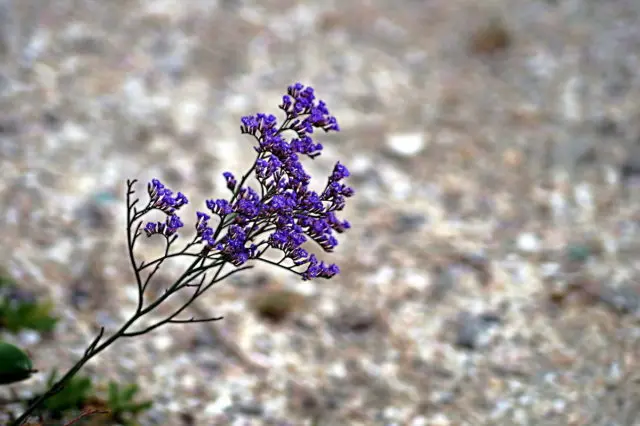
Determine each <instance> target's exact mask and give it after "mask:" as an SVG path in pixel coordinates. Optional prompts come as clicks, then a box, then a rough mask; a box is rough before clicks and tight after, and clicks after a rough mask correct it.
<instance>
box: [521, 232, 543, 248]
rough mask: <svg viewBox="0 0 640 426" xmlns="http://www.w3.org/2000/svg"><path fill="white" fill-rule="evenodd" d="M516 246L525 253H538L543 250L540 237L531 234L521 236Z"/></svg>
mask: <svg viewBox="0 0 640 426" xmlns="http://www.w3.org/2000/svg"><path fill="white" fill-rule="evenodd" d="M516 245H517V247H518V250H520V251H521V252H524V253H538V252H539V251H540V250H541V248H542V245H541V243H540V240H539V239H538V237H537V236H536V235H535V234H533V233H530V232H527V233H524V234H520V235H519V236H518V240H517V242H516Z"/></svg>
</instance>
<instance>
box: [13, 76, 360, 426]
mask: <svg viewBox="0 0 640 426" xmlns="http://www.w3.org/2000/svg"><path fill="white" fill-rule="evenodd" d="M279 108H280V109H281V110H282V111H283V112H284V119H283V120H282V121H281V122H280V123H279V122H278V120H277V118H276V117H275V116H274V115H270V114H269V115H267V114H262V113H260V114H257V115H254V116H246V117H243V118H242V120H241V126H240V130H241V132H242V133H243V134H247V135H250V136H252V137H253V139H254V141H255V144H254V150H255V152H256V157H255V160H254V162H253V164H252V166H251V167H250V168H249V170H248V171H247V172H246V173H245V174H244V175H242V177H240V178H239V179H237V178H236V177H235V175H234V174H232V173H231V172H225V173H223V177H224V180H225V182H226V188H227V189H228V190H229V192H230V196H229V197H228V198H224V199H210V200H207V201H206V202H205V207H206V209H203V210H202V211H197V212H196V217H195V223H194V225H193V226H194V228H195V236H194V237H193V238H192V239H190V240H188V241H186V242H184V243H183V242H182V241H183V237H182V236H181V233H182V232H184V227H185V222H188V221H186V220H184V221H183V218H182V217H180V212H181V209H182V207H184V206H185V205H187V204H188V203H189V200H188V198H187V197H186V196H185V195H184V194H183V193H181V192H177V193H175V192H174V191H173V190H171V189H170V188H168V187H167V186H166V185H165V184H164V183H162V182H161V181H160V180H158V179H153V180H151V182H149V183H148V184H147V195H148V200H147V202H146V204H144V205H142V206H141V204H140V199H138V198H134V195H135V190H134V186H135V184H136V181H135V180H132V181H128V182H127V196H126V203H127V223H126V229H127V246H128V252H129V259H130V263H131V266H132V269H133V273H134V275H135V281H136V285H137V287H138V301H137V307H136V310H135V312H134V314H133V315H132V317H131V318H130V319H129V320H128V321H126V322H125V324H124V325H123V326H122V327H121V328H120V329H119V330H118V331H116V332H115V333H114V334H113V335H112V336H110V337H108V338H105V337H104V328H102V329H101V330H100V333H99V334H98V336H97V337H96V338H95V339H94V340H93V342H92V343H91V344H90V345H89V347H88V348H87V349H86V351H85V353H84V356H83V357H82V358H81V359H80V360H79V361H78V362H77V363H76V364H75V365H74V366H73V367H72V368H71V369H70V370H69V371H68V372H67V373H66V374H65V375H64V376H63V377H62V378H61V379H60V380H59V381H58V382H57V383H55V384H53V385H52V386H51V388H50V389H49V390H48V391H47V392H46V393H44V394H43V395H42V396H41V397H40V398H38V399H37V400H36V401H34V402H33V404H31V406H30V407H29V408H28V409H27V410H26V412H25V413H24V414H23V415H22V416H20V417H19V418H18V419H17V420H16V421H15V422H14V423H13V424H14V425H20V424H22V423H23V422H24V421H25V420H26V419H27V418H28V416H29V415H30V414H31V413H33V412H34V411H35V410H36V409H38V407H40V406H41V405H42V403H43V402H44V401H45V400H47V399H48V398H50V397H51V396H52V395H53V394H55V393H56V392H58V391H59V390H60V389H62V388H63V387H64V386H65V384H66V383H67V382H68V381H69V379H70V378H71V377H72V376H73V375H75V374H76V373H77V372H78V371H79V370H80V368H82V366H83V365H84V364H86V363H87V362H88V361H89V360H90V359H91V358H93V357H94V356H96V355H97V354H98V353H100V352H102V351H103V350H104V349H106V348H107V347H108V346H109V345H111V344H112V343H113V342H114V341H115V340H117V339H119V338H121V337H133V336H139V335H142V334H145V333H147V332H149V331H152V330H154V329H156V328H158V327H160V326H162V325H165V324H181V323H194V322H206V321H216V320H219V319H221V318H222V317H211V318H188V319H182V318H179V316H180V315H181V314H182V312H183V311H184V310H185V309H186V308H187V307H188V306H189V305H190V304H191V303H193V301H194V300H196V299H197V298H198V297H199V296H201V295H202V294H204V293H205V292H206V291H207V290H209V289H210V288H211V287H212V286H213V285H215V284H216V283H218V282H220V281H222V280H224V279H225V278H227V277H229V276H231V275H233V274H236V273H238V272H240V271H243V270H246V269H249V268H251V267H253V264H254V263H256V262H263V263H266V264H269V265H272V266H276V267H279V268H283V269H286V270H289V271H291V272H293V273H295V274H297V275H299V276H300V277H301V279H302V280H311V279H315V278H325V279H329V278H332V277H334V276H335V275H336V274H338V273H339V272H340V270H339V268H338V266H337V265H335V264H327V263H325V262H324V261H322V260H320V259H318V258H317V257H316V255H315V254H312V253H310V252H308V251H307V250H306V249H305V248H303V247H302V246H303V244H305V243H306V242H313V243H315V244H316V245H317V246H319V247H320V248H321V249H322V250H324V251H325V252H331V251H333V250H334V248H335V247H336V246H337V245H338V241H337V239H336V234H339V233H342V232H344V231H346V230H347V229H349V228H350V224H349V222H347V221H346V220H341V219H339V218H338V212H340V211H341V210H343V208H344V207H345V204H346V200H347V199H348V198H349V197H351V196H352V195H353V194H354V191H353V189H352V188H350V187H349V186H347V185H346V184H345V183H344V180H345V178H346V177H348V176H349V171H348V170H347V168H346V167H345V166H344V165H343V164H341V163H340V162H338V163H336V164H335V167H334V168H333V170H332V172H331V173H330V174H329V176H328V177H327V181H326V184H325V186H324V189H322V191H321V192H316V191H314V190H312V189H311V188H310V182H311V176H310V175H309V174H308V173H307V172H306V171H305V169H304V167H303V164H302V161H301V160H302V159H303V158H304V157H309V158H311V159H314V158H316V157H318V156H319V155H320V154H321V152H322V148H323V147H322V145H321V144H320V143H318V142H316V141H314V139H313V137H312V136H313V133H314V131H316V130H324V131H325V132H331V131H334V132H337V131H339V130H340V129H339V126H338V123H337V121H336V119H335V117H333V116H331V115H330V113H329V110H328V109H327V106H326V104H325V103H324V102H323V101H321V100H317V99H316V96H315V93H314V90H313V88H311V87H305V86H303V85H302V84H300V83H297V84H294V85H292V86H290V87H289V88H288V90H287V94H286V95H285V96H284V97H283V98H282V103H281V104H280V105H279ZM286 134H290V135H291V137H290V138H287V137H286ZM250 177H252V178H253V182H255V184H257V185H254V186H250V184H249V180H248V179H249V178H250ZM157 211H159V212H161V213H162V214H164V220H161V221H148V220H146V219H145V218H146V216H147V215H148V214H149V213H152V212H157ZM157 236H160V237H162V239H163V240H164V245H165V249H164V254H163V255H162V256H160V257H158V258H156V259H153V260H150V261H138V259H137V257H136V255H135V250H134V249H135V245H136V242H137V241H138V240H139V239H140V238H144V237H146V238H149V237H157ZM180 244H182V248H180V249H175V246H176V245H180ZM273 253H276V254H278V255H279V256H278V257H279V259H277V260H273V257H272V256H271V255H270V256H269V257H267V255H268V254H273ZM177 257H186V258H188V259H189V260H190V264H189V266H188V267H186V269H185V270H184V271H183V272H182V274H181V275H180V276H179V277H178V278H177V279H176V280H175V281H174V282H173V284H171V285H170V286H169V287H168V288H167V289H165V291H164V293H163V294H161V295H160V296H157V297H156V298H155V299H154V300H147V297H148V294H147V293H148V292H146V290H147V288H148V287H149V284H150V282H151V280H152V278H153V277H154V276H155V274H156V273H157V272H158V270H159V269H160V267H161V266H162V264H163V263H164V262H165V261H166V260H167V259H171V258H177ZM181 290H191V295H190V297H188V299H187V301H186V302H184V303H183V304H182V305H181V306H180V307H179V308H177V309H176V310H175V311H174V312H173V313H172V314H171V315H169V316H168V317H166V318H164V319H162V320H158V321H156V322H155V323H153V324H151V325H147V326H145V327H143V328H140V329H137V330H136V329H132V327H133V326H134V324H135V323H137V322H138V320H140V319H141V318H142V317H144V316H146V315H147V314H149V313H150V312H151V311H153V310H154V309H155V308H157V307H158V306H159V305H160V304H162V303H163V302H165V301H166V300H167V299H168V298H169V297H171V296H172V295H174V294H175V293H177V292H179V291H181Z"/></svg>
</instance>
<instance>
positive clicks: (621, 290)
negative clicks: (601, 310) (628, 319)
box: [598, 284, 640, 314]
mask: <svg viewBox="0 0 640 426" xmlns="http://www.w3.org/2000/svg"><path fill="white" fill-rule="evenodd" d="M598 297H599V299H600V301H601V302H602V303H604V304H605V305H607V306H608V307H610V308H612V309H613V310H614V311H616V312H618V313H620V314H630V313H634V312H637V311H638V308H639V307H640V291H638V288H636V287H634V286H633V285H630V284H623V285H620V286H616V287H613V286H605V285H603V286H601V288H600V290H599V291H598Z"/></svg>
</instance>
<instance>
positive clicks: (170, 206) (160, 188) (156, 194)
mask: <svg viewBox="0 0 640 426" xmlns="http://www.w3.org/2000/svg"><path fill="white" fill-rule="evenodd" d="M147 192H148V193H149V201H150V202H151V207H152V208H155V209H158V210H161V211H163V212H164V213H166V214H168V215H172V214H174V213H175V212H176V211H177V210H178V209H180V208H181V207H182V206H184V205H186V204H189V200H188V199H187V197H185V195H184V194H183V193H181V192H178V194H177V195H176V196H175V197H173V196H172V195H173V191H171V190H170V189H169V188H167V187H165V186H164V185H163V184H162V182H160V181H159V180H158V179H152V180H151V182H149V184H148V185H147Z"/></svg>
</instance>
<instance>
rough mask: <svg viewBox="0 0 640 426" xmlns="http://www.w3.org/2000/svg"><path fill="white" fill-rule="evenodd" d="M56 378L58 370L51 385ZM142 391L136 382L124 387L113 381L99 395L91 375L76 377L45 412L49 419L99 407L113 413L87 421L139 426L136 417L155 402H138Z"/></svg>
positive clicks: (98, 423)
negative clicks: (101, 394) (136, 397)
mask: <svg viewBox="0 0 640 426" xmlns="http://www.w3.org/2000/svg"><path fill="white" fill-rule="evenodd" d="M55 379H56V371H54V372H53V373H52V374H51V375H50V376H49V380H48V383H47V388H50V387H51V386H53V384H54V383H55ZM138 391H139V387H138V385H137V384H135V383H133V384H129V385H125V386H122V387H121V386H119V385H118V383H116V382H113V381H111V382H109V385H108V388H107V395H106V398H104V397H101V396H99V395H98V393H99V392H96V389H95V388H94V386H93V383H92V381H91V379H90V378H89V377H81V376H74V377H72V378H71V380H69V382H67V384H66V385H65V386H64V388H63V389H62V390H61V391H60V392H58V393H56V394H54V395H53V396H52V397H51V398H49V399H48V400H46V401H45V402H44V405H43V413H42V414H43V416H44V417H45V418H47V419H53V420H60V419H62V418H63V417H67V416H70V415H74V414H76V413H77V412H78V411H81V410H85V409H97V410H100V411H103V410H104V411H108V412H109V413H108V414H100V415H95V416H91V417H89V418H88V419H87V420H86V422H87V423H86V424H88V425H95V426H99V425H100V426H101V425H115V424H119V425H125V426H136V425H137V424H138V423H137V422H136V421H135V419H136V417H137V416H138V415H139V414H140V413H142V412H144V411H146V410H148V409H149V408H151V406H152V404H153V403H152V402H151V401H142V402H135V401H134V398H135V396H136V394H137V393H138Z"/></svg>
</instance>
